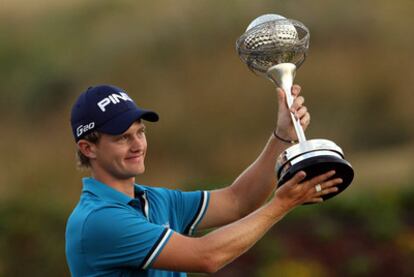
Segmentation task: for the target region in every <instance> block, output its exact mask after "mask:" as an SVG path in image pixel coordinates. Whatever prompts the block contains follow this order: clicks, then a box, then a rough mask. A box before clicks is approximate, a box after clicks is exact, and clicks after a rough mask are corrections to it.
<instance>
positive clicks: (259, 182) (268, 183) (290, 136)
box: [199, 85, 310, 229]
mask: <svg viewBox="0 0 414 277" xmlns="http://www.w3.org/2000/svg"><path fill="white" fill-rule="evenodd" d="M300 90H301V88H300V86H298V85H294V86H293V88H292V94H293V96H294V97H295V100H294V103H293V105H292V108H291V109H290V110H289V109H288V107H287V104H286V99H285V97H286V96H285V93H284V92H283V90H282V89H278V102H279V108H278V118H277V126H276V129H275V131H276V133H277V135H278V136H279V137H281V138H283V139H285V140H296V139H297V137H296V133H295V130H294V127H293V124H292V121H291V118H290V113H291V112H293V113H294V114H295V115H296V116H297V117H298V118H300V119H301V124H302V126H303V128H304V129H306V128H307V126H308V125H309V122H310V115H309V113H308V111H307V108H306V107H305V106H304V105H303V104H304V98H303V97H301V96H299V93H300ZM289 146H290V144H289V143H286V142H284V141H282V140H280V139H277V138H276V137H275V136H274V135H273V134H272V135H271V136H270V138H269V140H268V141H267V143H266V145H265V147H264V149H263V151H262V152H261V154H260V155H259V157H258V158H257V159H256V160H255V161H254V162H253V163H252V164H251V165H250V166H249V167H248V168H247V169H246V170H244V172H243V173H242V174H241V175H240V176H239V177H238V178H237V179H236V180H235V181H234V182H233V184H231V185H230V186H228V187H226V188H223V189H219V190H214V191H212V192H211V194H210V195H211V196H210V204H209V208H208V210H207V213H206V215H205V217H204V219H203V221H202V222H201V223H200V225H199V229H204V228H210V227H216V226H222V225H224V224H227V223H229V222H233V221H235V220H237V219H240V218H242V217H243V216H245V215H247V214H249V213H251V212H252V211H254V210H256V209H257V208H259V207H260V206H261V205H263V203H264V202H265V201H266V200H267V199H268V198H269V196H270V194H271V193H272V192H273V190H274V189H275V188H276V177H275V171H274V169H275V164H276V159H277V157H278V156H279V154H280V153H282V151H284V150H285V149H286V148H287V147H289Z"/></svg>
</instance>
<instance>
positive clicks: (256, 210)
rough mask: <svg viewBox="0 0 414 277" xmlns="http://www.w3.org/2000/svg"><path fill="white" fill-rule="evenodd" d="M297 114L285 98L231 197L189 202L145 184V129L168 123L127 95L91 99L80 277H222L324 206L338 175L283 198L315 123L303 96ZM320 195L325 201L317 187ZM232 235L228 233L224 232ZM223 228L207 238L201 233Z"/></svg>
mask: <svg viewBox="0 0 414 277" xmlns="http://www.w3.org/2000/svg"><path fill="white" fill-rule="evenodd" d="M299 92H300V87H299V86H297V85H295V86H294V87H293V89H292V93H293V95H294V97H295V101H294V103H293V105H292V107H291V109H290V110H289V109H288V107H287V105H286V104H285V103H286V101H285V94H284V92H283V91H282V90H279V91H278V96H279V111H278V120H277V126H276V129H275V131H274V132H273V134H272V135H271V137H270V138H269V140H268V142H267V144H266V146H265V147H264V149H263V151H262V153H261V154H260V155H259V157H258V158H257V159H256V160H255V161H254V162H253V163H252V164H251V165H250V166H249V167H248V168H247V169H246V170H245V171H244V172H243V173H242V174H241V175H240V176H239V177H238V178H237V179H236V180H235V181H234V182H233V184H231V185H230V186H228V187H225V188H222V189H218V190H213V191H196V192H181V191H176V190H168V189H166V188H156V187H150V186H144V185H139V184H136V182H135V177H136V176H137V175H139V174H142V173H144V171H145V165H144V160H145V154H146V151H147V141H146V137H145V124H144V120H146V121H152V122H155V121H157V120H158V115H157V114H156V113H155V112H153V111H149V110H144V109H141V108H139V107H137V106H136V104H135V103H134V102H133V100H132V99H131V98H130V97H129V96H128V95H127V94H126V93H125V91H123V90H122V89H120V88H117V87H115V86H109V85H100V86H96V87H91V88H89V89H88V90H87V91H86V92H84V93H83V94H81V95H80V96H79V98H78V100H77V101H76V103H75V105H74V106H73V109H72V115H71V124H72V130H73V134H74V137H75V141H76V143H77V147H78V155H79V158H80V162H81V164H82V165H84V166H87V167H89V168H90V171H91V175H92V176H91V177H90V178H84V179H83V190H82V195H81V197H80V201H79V203H78V205H77V206H76V208H75V209H74V211H73V212H72V214H71V216H70V217H69V219H68V222H67V227H66V255H67V261H68V265H69V268H70V271H71V273H72V275H73V276H185V273H180V272H207V273H211V272H215V271H217V270H219V269H220V268H221V267H223V266H224V265H226V264H228V263H230V262H231V261H232V260H234V259H235V258H237V257H238V256H240V255H241V254H242V253H244V252H245V251H247V250H248V249H249V248H250V247H251V246H252V245H253V244H254V243H255V242H257V241H258V240H259V239H260V238H261V237H262V236H263V235H264V234H265V233H266V232H267V231H268V230H269V229H270V228H271V227H272V226H273V225H274V224H275V223H276V222H278V221H279V220H280V219H282V218H283V216H285V215H286V214H287V213H288V212H289V211H290V210H292V209H293V208H294V207H296V206H298V205H301V204H303V203H307V202H321V201H322V198H321V196H322V195H323V194H328V193H331V192H335V191H336V190H337V188H336V185H338V184H339V183H341V182H342V180H340V179H331V177H332V176H333V175H334V173H335V172H328V173H326V174H323V175H321V176H318V177H315V178H313V179H311V180H309V181H303V180H304V178H305V175H306V174H305V172H299V173H297V174H296V175H295V176H294V177H293V178H292V179H291V180H289V181H288V182H287V183H286V184H285V185H283V186H281V187H280V188H278V189H277V190H276V191H275V193H274V196H273V197H272V198H271V199H270V200H269V201H268V202H267V203H265V202H266V200H267V199H268V198H269V196H270V195H271V194H272V192H273V191H274V189H275V187H276V185H275V176H274V167H275V160H276V157H277V156H278V155H279V153H281V151H283V150H284V149H285V148H286V147H288V146H290V141H291V140H293V139H295V138H296V135H295V131H294V128H293V126H292V124H291V120H290V112H292V113H294V114H295V116H296V117H297V118H299V119H300V122H301V124H302V126H303V127H304V128H306V127H307V126H308V124H309V121H310V115H309V113H308V112H307V109H306V107H305V106H304V105H303V103H304V99H303V97H301V96H298V95H299ZM317 185H320V186H321V187H322V191H320V192H318V191H317V190H316V189H315V186H317ZM220 226H222V227H220ZM212 227H220V228H217V229H216V230H214V231H212V232H210V233H208V234H207V235H204V236H202V237H198V238H195V237H191V235H192V234H193V232H194V230H195V229H199V230H202V229H207V228H212Z"/></svg>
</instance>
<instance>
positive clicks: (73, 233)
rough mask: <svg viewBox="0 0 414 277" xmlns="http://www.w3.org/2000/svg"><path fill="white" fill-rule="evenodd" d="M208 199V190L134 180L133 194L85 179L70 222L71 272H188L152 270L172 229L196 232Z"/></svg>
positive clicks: (126, 274)
mask: <svg viewBox="0 0 414 277" xmlns="http://www.w3.org/2000/svg"><path fill="white" fill-rule="evenodd" d="M208 202H209V193H208V192H206V191H196V192H182V191H179V190H169V189H165V188H155V187H147V186H142V185H135V198H131V197H129V196H127V195H126V194H123V193H121V192H119V191H117V190H115V189H113V188H111V187H109V186H107V185H105V184H103V183H101V182H99V181H97V180H95V179H93V178H84V179H83V190H82V194H81V197H80V200H79V203H78V204H77V206H76V207H75V209H74V210H73V212H72V214H71V215H70V217H69V219H68V222H67V225H66V258H67V262H68V265H69V269H70V271H71V274H72V276H157V277H158V276H160V277H161V276H163V277H164V276H165V277H167V276H169V277H172V276H186V274H185V273H179V272H170V271H163V270H156V269H151V265H152V263H153V262H154V260H155V259H156V258H157V256H158V255H159V254H160V252H161V251H162V249H163V247H164V246H165V245H166V243H167V242H168V240H169V238H170V237H171V235H172V233H173V232H177V233H181V234H184V235H192V233H193V232H194V230H195V228H196V227H197V224H198V223H199V222H200V221H201V219H202V218H203V216H204V214H205V212H206V210H207V207H208Z"/></svg>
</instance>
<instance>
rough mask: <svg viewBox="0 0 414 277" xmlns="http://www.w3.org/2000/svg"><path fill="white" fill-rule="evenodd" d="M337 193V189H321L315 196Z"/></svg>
mask: <svg viewBox="0 0 414 277" xmlns="http://www.w3.org/2000/svg"><path fill="white" fill-rule="evenodd" d="M337 191H338V188H337V187H333V188H327V189H323V190H322V191H320V192H318V193H317V194H316V196H322V195H327V194H330V193H334V192H337Z"/></svg>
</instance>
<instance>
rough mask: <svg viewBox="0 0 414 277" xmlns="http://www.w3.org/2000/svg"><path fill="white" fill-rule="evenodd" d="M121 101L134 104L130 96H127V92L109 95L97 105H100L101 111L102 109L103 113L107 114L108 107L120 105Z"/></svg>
mask: <svg viewBox="0 0 414 277" xmlns="http://www.w3.org/2000/svg"><path fill="white" fill-rule="evenodd" d="M121 100H123V101H131V102H134V101H133V100H132V99H131V98H130V97H129V96H128V94H126V93H125V92H122V91H120V92H119V94H117V93H112V94H110V95H108V96H107V97H105V98H103V99H102V100H101V101H99V102H98V103H97V105H98V107H99V109H101V111H102V112H105V111H106V106H108V105H109V104H118V103H120V102H121Z"/></svg>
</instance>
